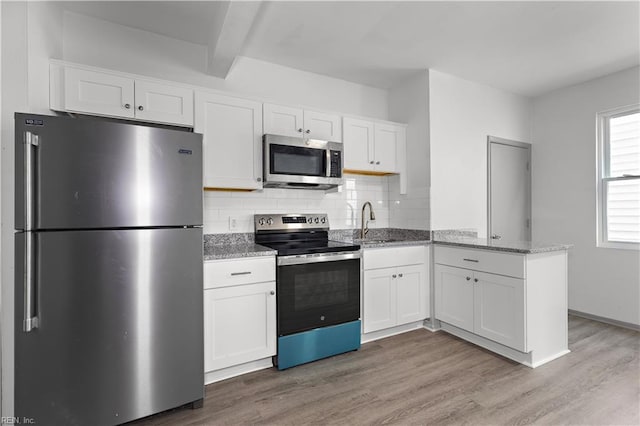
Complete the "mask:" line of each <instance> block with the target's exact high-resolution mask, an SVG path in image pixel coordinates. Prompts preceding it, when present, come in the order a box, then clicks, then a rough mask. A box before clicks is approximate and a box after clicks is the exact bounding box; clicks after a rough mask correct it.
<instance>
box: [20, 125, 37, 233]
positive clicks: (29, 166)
mask: <svg viewBox="0 0 640 426" xmlns="http://www.w3.org/2000/svg"><path fill="white" fill-rule="evenodd" d="M38 145H40V138H39V137H38V135H36V134H34V133H31V132H25V135H24V168H23V170H24V222H25V223H24V230H25V231H31V230H32V229H33V192H34V191H33V189H34V185H33V183H34V182H33V181H34V175H33V174H34V171H35V170H34V168H33V151H34V149H33V147H36V148H37V147H38Z"/></svg>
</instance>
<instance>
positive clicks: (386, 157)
mask: <svg viewBox="0 0 640 426" xmlns="http://www.w3.org/2000/svg"><path fill="white" fill-rule="evenodd" d="M342 124H343V129H344V130H343V143H344V152H345V155H344V168H345V169H347V170H353V171H363V172H376V173H400V172H402V166H401V164H402V159H403V158H404V155H405V153H404V150H405V149H406V129H405V126H403V125H400V124H393V123H375V122H373V121H368V120H361V119H356V118H350V117H345V118H344V119H343V120H342Z"/></svg>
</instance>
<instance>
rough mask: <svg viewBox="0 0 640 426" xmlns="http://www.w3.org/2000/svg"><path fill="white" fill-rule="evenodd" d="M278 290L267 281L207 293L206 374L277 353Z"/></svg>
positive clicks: (205, 315) (205, 325)
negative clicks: (276, 294)
mask: <svg viewBox="0 0 640 426" xmlns="http://www.w3.org/2000/svg"><path fill="white" fill-rule="evenodd" d="M275 288H276V285H275V282H266V283H259V284H247V285H242V286H236V287H225V288H216V289H211V290H205V291H204V321H205V323H204V347H205V355H204V366H205V371H213V370H219V369H221V368H226V367H230V366H233V365H238V364H243V363H245V362H250V361H256V360H258V359H262V358H267V357H270V356H273V355H275V354H276V297H275ZM271 292H273V294H271Z"/></svg>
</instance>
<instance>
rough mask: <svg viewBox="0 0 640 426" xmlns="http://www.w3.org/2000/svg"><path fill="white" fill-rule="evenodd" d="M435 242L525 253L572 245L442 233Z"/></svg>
mask: <svg viewBox="0 0 640 426" xmlns="http://www.w3.org/2000/svg"><path fill="white" fill-rule="evenodd" d="M433 242H434V243H435V244H442V245H448V246H457V247H468V248H478V249H485V250H495V251H504V252H511V253H523V254H534V253H546V252H551V251H558V250H567V249H569V248H571V247H572V246H571V245H570V244H555V243H541V242H536V241H504V240H492V239H488V238H476V237H470V236H460V235H441V236H438V237H437V238H436V239H434V241H433Z"/></svg>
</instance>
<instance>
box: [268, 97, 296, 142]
mask: <svg viewBox="0 0 640 426" xmlns="http://www.w3.org/2000/svg"><path fill="white" fill-rule="evenodd" d="M263 116H264V133H268V134H273V135H283V136H294V137H296V136H299V137H302V134H303V133H302V132H303V131H304V122H303V112H302V109H300V108H292V107H288V106H284V105H275V104H264V105H263Z"/></svg>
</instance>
